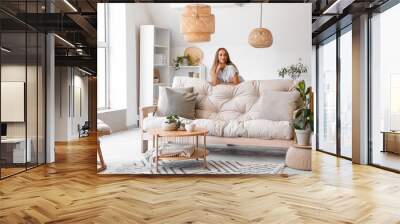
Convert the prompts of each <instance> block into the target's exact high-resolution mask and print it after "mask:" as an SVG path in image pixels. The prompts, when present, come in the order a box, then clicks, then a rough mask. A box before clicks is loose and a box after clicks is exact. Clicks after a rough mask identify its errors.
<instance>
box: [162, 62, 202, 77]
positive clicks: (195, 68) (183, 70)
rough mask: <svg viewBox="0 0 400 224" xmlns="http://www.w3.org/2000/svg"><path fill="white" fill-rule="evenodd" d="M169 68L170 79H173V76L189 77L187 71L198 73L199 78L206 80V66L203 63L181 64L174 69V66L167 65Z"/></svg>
mask: <svg viewBox="0 0 400 224" xmlns="http://www.w3.org/2000/svg"><path fill="white" fill-rule="evenodd" d="M169 68H170V77H171V78H170V80H173V77H174V76H186V77H189V72H193V73H198V74H199V77H198V78H200V79H203V80H206V66H205V65H196V66H190V65H181V66H179V69H178V70H175V66H169Z"/></svg>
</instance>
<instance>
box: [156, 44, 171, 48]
mask: <svg viewBox="0 0 400 224" xmlns="http://www.w3.org/2000/svg"><path fill="white" fill-rule="evenodd" d="M154 47H155V48H168V46H165V45H154Z"/></svg>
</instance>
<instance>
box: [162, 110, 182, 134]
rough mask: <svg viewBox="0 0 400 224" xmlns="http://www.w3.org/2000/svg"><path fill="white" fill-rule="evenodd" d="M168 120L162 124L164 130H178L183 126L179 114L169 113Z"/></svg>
mask: <svg viewBox="0 0 400 224" xmlns="http://www.w3.org/2000/svg"><path fill="white" fill-rule="evenodd" d="M166 119H167V120H166V121H165V122H164V123H163V124H162V129H163V130H164V131H176V130H177V129H178V128H179V127H180V126H181V121H180V120H179V117H178V115H175V114H174V115H168V116H167V117H166Z"/></svg>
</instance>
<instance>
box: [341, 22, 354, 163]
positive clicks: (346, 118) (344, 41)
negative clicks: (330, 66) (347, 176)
mask: <svg viewBox="0 0 400 224" xmlns="http://www.w3.org/2000/svg"><path fill="white" fill-rule="evenodd" d="M351 48H352V34H351V26H350V27H349V30H348V31H347V32H345V33H343V34H342V35H341V36H340V155H341V156H345V157H348V158H351V157H352V148H351V146H352V138H351V137H352V96H353V94H352V77H353V71H352V49H351Z"/></svg>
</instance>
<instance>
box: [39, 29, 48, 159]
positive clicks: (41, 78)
mask: <svg viewBox="0 0 400 224" xmlns="http://www.w3.org/2000/svg"><path fill="white" fill-rule="evenodd" d="M45 46H46V36H45V35H44V34H41V33H40V34H39V45H38V58H39V63H38V164H43V163H45V156H46V155H45V153H46V151H45V150H46V149H45V140H46V139H45V124H46V116H45V114H46V112H45V111H46V108H45V106H46V104H45V99H46V96H45V94H46V89H45V88H46V83H45V82H46V79H45V77H46V76H45V65H46V61H45V60H46V48H45Z"/></svg>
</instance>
